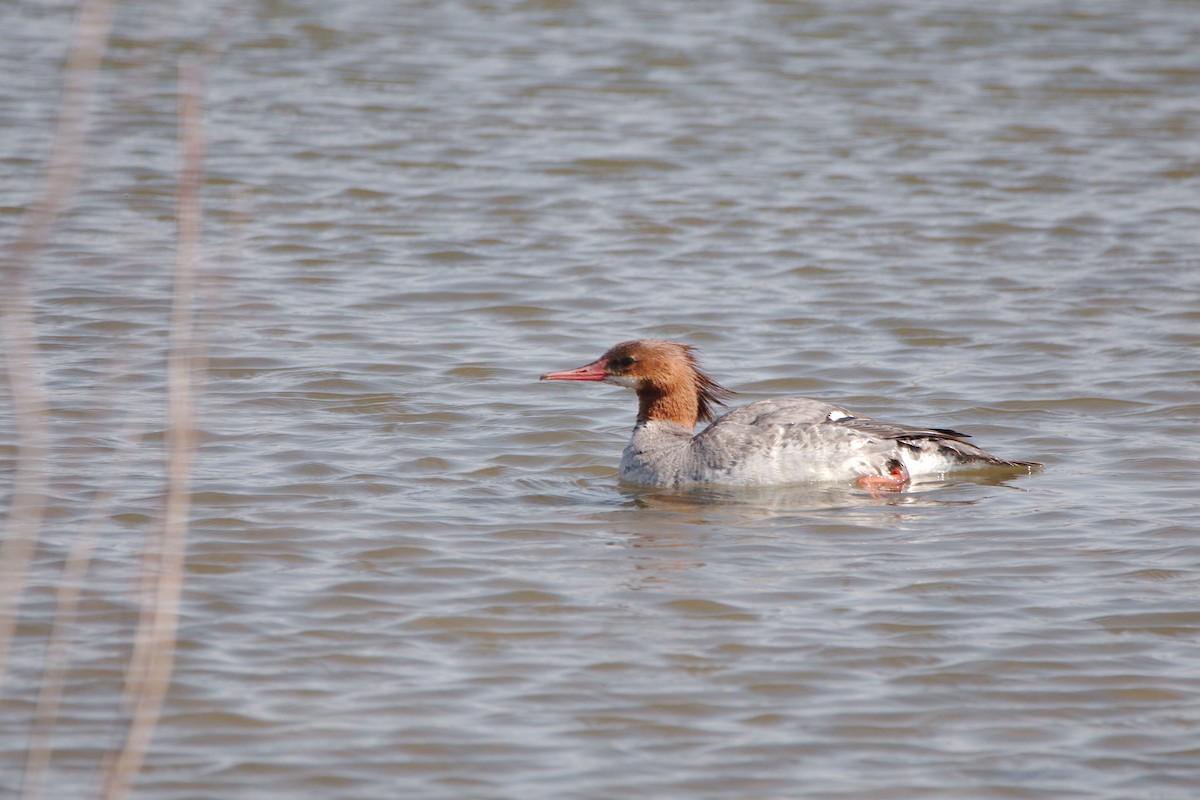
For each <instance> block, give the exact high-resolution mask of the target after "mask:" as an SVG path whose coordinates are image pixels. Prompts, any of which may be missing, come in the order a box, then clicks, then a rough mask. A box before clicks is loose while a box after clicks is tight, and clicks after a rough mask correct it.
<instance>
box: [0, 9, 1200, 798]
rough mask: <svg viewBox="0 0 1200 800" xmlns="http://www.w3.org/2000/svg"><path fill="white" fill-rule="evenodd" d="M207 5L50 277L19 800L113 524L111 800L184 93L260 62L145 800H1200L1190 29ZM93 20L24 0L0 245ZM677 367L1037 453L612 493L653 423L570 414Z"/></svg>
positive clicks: (16, 40) (90, 698)
mask: <svg viewBox="0 0 1200 800" xmlns="http://www.w3.org/2000/svg"><path fill="white" fill-rule="evenodd" d="M208 6H209V4H191V5H187V6H185V7H183V8H179V7H176V6H173V5H170V4H157V3H130V4H125V5H121V6H119V7H118V9H117V12H116V19H115V24H114V29H113V39H112V41H111V42H110V45H109V50H108V54H107V58H106V61H105V64H104V67H103V70H102V72H101V75H100V82H99V87H98V91H99V94H98V96H97V104H96V114H95V119H94V121H93V126H92V137H91V142H92V144H91V148H90V150H89V151H88V153H87V156H86V162H87V170H86V174H85V175H84V176H83V179H82V181H81V184H80V185H79V187H78V190H77V191H76V193H75V195H74V198H73V202H72V205H71V207H70V210H69V212H68V214H67V215H66V216H65V217H64V218H63V219H62V220H61V221H60V224H59V225H58V227H57V229H56V230H55V233H54V235H53V237H52V238H51V240H50V241H49V243H48V245H47V246H46V247H45V248H44V249H43V250H42V252H41V253H40V254H39V255H38V258H37V260H36V262H35V264H34V273H35V280H34V292H35V294H34V299H33V302H32V305H33V311H34V314H35V316H36V320H37V326H38V327H37V331H38V337H39V341H40V345H41V365H40V367H39V370H38V371H39V374H40V375H42V377H43V378H44V380H45V381H46V384H47V391H48V393H49V398H50V412H49V419H50V421H51V425H52V429H51V438H52V452H51V465H50V470H51V483H50V491H49V508H48V516H47V520H46V524H45V526H44V528H43V530H42V532H41V535H40V541H39V546H38V549H37V551H36V554H35V556H34V559H33V563H32V565H31V568H30V572H29V576H28V580H27V584H26V586H25V588H24V592H23V595H22V596H23V604H22V606H21V616H20V624H19V626H18V628H17V633H16V639H15V644H14V648H13V650H12V652H11V654H10V658H9V664H8V678H7V683H6V685H5V697H4V700H3V701H2V702H3V705H2V706H0V714H2V715H3V718H4V725H3V726H0V795H4V796H9V794H16V792H17V790H18V789H19V787H20V782H21V774H22V770H23V763H24V757H25V752H26V749H27V747H28V744H29V735H30V731H31V730H32V727H33V722H32V720H33V718H34V716H35V711H34V698H35V695H36V692H37V689H38V686H39V681H40V678H39V676H40V674H41V670H42V666H43V663H44V656H45V649H46V648H45V643H46V640H47V636H48V633H49V628H50V626H51V624H52V621H53V619H54V588H55V586H56V585H57V584H58V583H59V582H60V574H61V571H62V567H63V563H64V559H65V558H66V554H67V552H68V548H69V547H70V546H71V544H72V542H74V541H78V539H79V537H80V536H84V535H86V534H87V532H88V531H89V530H94V531H95V532H96V533H97V534H98V536H99V538H98V540H97V544H96V548H95V551H94V552H93V555H92V563H91V567H90V570H89V572H88V577H87V581H86V584H85V586H84V587H83V594H82V598H81V605H80V610H79V620H78V626H77V633H76V641H75V643H74V645H73V647H72V655H73V660H72V662H71V665H70V669H69V671H68V672H67V675H66V685H65V695H64V700H63V706H62V711H61V718H60V720H59V723H58V725H57V727H56V729H55V734H54V737H53V739H52V742H53V746H54V753H53V759H52V761H51V765H50V770H49V773H48V777H47V787H48V788H47V795H46V796H47V797H54V798H73V797H87V796H91V792H92V785H93V781H94V777H95V774H96V770H97V768H98V766H99V764H100V762H101V759H102V757H103V754H104V753H105V752H106V751H108V750H111V749H112V748H114V747H116V746H117V744H118V743H119V740H120V736H119V734H120V730H121V727H120V722H121V720H122V719H123V711H122V709H121V705H120V701H119V693H120V691H121V685H122V680H123V678H122V675H123V672H124V670H125V666H126V662H127V660H128V658H129V647H130V641H131V638H132V633H133V629H134V626H135V624H136V619H137V608H138V583H137V577H136V576H137V574H138V572H139V570H140V569H141V567H142V563H141V552H142V549H143V541H144V537H145V535H146V533H147V532H148V531H153V530H155V529H156V527H157V525H158V521H159V520H160V518H161V516H162V507H163V506H162V495H163V485H164V484H163V481H164V475H165V468H164V465H163V460H162V457H163V446H164V425H165V388H164V385H165V368H164V363H165V361H164V359H165V348H166V341H167V339H166V331H167V320H168V315H169V310H170V303H171V272H172V269H173V265H174V262H175V247H176V229H175V210H176V209H175V192H176V181H177V172H178V166H177V153H176V150H177V147H176V93H177V83H176V80H177V77H176V67H177V64H178V61H179V58H180V56H181V55H182V54H185V53H188V52H194V51H195V50H196V49H197V48H198V47H199V46H200V43H201V42H203V41H204V39H205V36H206V35H207V32H208V31H209V29H210V28H211V27H212V26H214V25H215V26H218V27H220V26H221V25H224V26H225V33H224V34H223V38H220V37H219V42H218V45H217V49H218V50H220V56H219V59H218V60H216V61H215V62H214V63H213V65H212V66H211V67H210V68H208V70H207V73H206V87H205V94H204V98H205V100H204V102H205V114H206V121H205V125H206V131H207V135H208V139H209V143H208V158H207V162H206V179H205V187H204V196H203V202H204V210H205V221H204V234H203V239H202V242H201V245H202V246H201V258H200V267H201V269H202V271H203V273H204V274H205V276H206V278H205V280H204V282H203V286H202V290H201V298H202V301H203V307H204V310H203V311H202V312H201V321H200V329H201V331H202V333H203V337H204V339H205V342H206V348H207V353H208V360H207V369H206V372H205V374H204V377H203V378H202V382H203V389H202V392H201V396H200V398H199V402H200V411H199V420H198V426H199V429H200V446H199V450H198V453H197V458H196V465H195V474H194V479H193V491H194V496H193V499H192V509H191V518H192V524H191V528H190V531H189V534H188V544H187V561H186V574H185V585H184V588H183V599H182V609H181V619H180V626H179V646H178V652H177V658H176V664H175V671H174V676H173V683H172V687H171V690H170V693H169V695H168V697H167V702H166V705H165V707H164V710H163V716H162V720H161V724H160V726H159V729H158V731H157V734H156V736H155V738H154V740H153V743H152V746H151V750H150V753H149V756H148V758H147V762H146V768H145V769H144V770H143V772H142V774H141V776H140V777H139V780H138V783H137V787H136V796H138V797H146V798H156V799H158V798H161V799H162V800H184V799H185V798H186V799H189V800H191V799H193V798H218V797H220V798H233V797H238V798H242V797H245V798H251V797H252V798H263V799H268V798H281V799H282V798H288V799H289V800H294V799H295V798H313V799H314V800H315V799H316V798H320V800H331V799H333V798H346V799H347V800H349V799H351V798H369V797H372V798H373V797H420V798H514V800H515V799H516V798H521V800H531V799H536V798H545V799H546V800H549V799H550V798H597V799H598V798H625V797H639V798H641V797H651V798H681V797H687V798H788V797H821V798H855V800H859V799H861V798H900V797H913V798H917V797H920V798H968V797H969V798H1063V797H1080V798H1099V797H1104V798H1159V799H1162V798H1171V799H1174V798H1180V799H1182V798H1193V797H1195V796H1196V795H1195V792H1196V788H1195V787H1196V786H1198V785H1200V489H1198V484H1200V437H1198V435H1197V422H1198V421H1200V399H1198V398H1200V392H1198V389H1200V366H1198V364H1200V360H1198V358H1197V352H1198V349H1200V256H1198V255H1197V253H1200V249H1198V245H1200V44H1198V43H1200V14H1198V13H1197V8H1196V6H1195V5H1194V4H1193V3H1189V2H1182V1H1179V2H1170V1H1168V0H1150V1H1149V2H1143V3H1126V2H1115V1H1114V2H1108V1H1106V0H1098V1H1097V2H1089V3H1040V2H1010V3H1003V4H980V3H955V2H919V1H918V0H895V2H879V1H877V0H862V2H847V3H841V2H832V0H830V1H829V2H806V3H800V2H798V3H787V2H765V1H754V0H742V1H741V2H729V3H705V2H701V3H677V2H663V1H662V0H658V1H657V2H609V3H582V2H571V1H570V0H566V1H565V2H549V1H544V0H532V1H531V2H499V3H488V2H457V1H456V0H454V1H451V2H429V3H419V2H409V3H383V2H372V1H371V0H361V1H358V2H345V3H327V2H312V0H297V2H290V3H278V2H252V3H246V4H239V6H238V8H237V10H236V11H235V12H234V13H233V15H232V16H231V17H229V18H228V19H225V21H224V22H222V19H224V18H223V17H222V16H221V12H219V11H218V10H217V9H215V8H209V7H208ZM72 15H73V7H72V6H71V5H70V4H64V3H58V2H32V3H24V2H23V3H20V4H15V3H8V4H5V5H4V6H3V7H2V8H0V21H3V24H4V26H5V35H4V44H3V46H2V47H0V62H2V66H3V71H4V74H5V75H6V76H7V77H6V78H5V81H4V85H3V88H2V89H0V118H2V119H3V121H4V124H3V130H2V131H0V164H2V166H3V174H2V177H0V224H2V225H3V227H4V231H5V236H4V245H5V247H8V245H9V243H10V242H11V241H12V240H13V237H14V236H15V234H16V231H17V228H18V226H19V224H20V221H21V213H22V210H23V209H24V207H25V206H27V205H28V204H29V202H30V200H31V198H32V197H34V196H35V194H36V190H37V186H38V181H39V176H40V174H41V170H42V169H43V168H44V166H45V163H46V159H47V157H48V152H49V142H50V139H51V136H52V132H53V122H54V117H55V114H56V113H57V109H56V102H57V99H58V96H59V91H60V88H61V84H62V72H61V64H62V60H63V58H64V55H65V53H66V49H67V46H68V41H69V35H70V23H71V19H72ZM636 336H658V337H668V338H674V339H678V340H681V341H686V342H689V343H691V344H694V345H697V346H699V347H700V348H702V351H703V358H704V361H705V363H706V364H707V366H708V367H709V369H710V371H711V372H712V373H713V375H714V377H716V378H717V379H718V380H720V381H721V382H722V383H725V384H726V385H729V386H730V387H731V388H733V389H736V390H738V392H739V393H740V394H739V397H738V398H737V402H739V403H741V402H750V401H752V400H756V399H761V398H765V397H778V396H787V395H795V394H803V395H811V396H816V397H821V398H826V399H832V400H837V401H839V402H842V403H845V404H846V405H849V406H850V407H851V408H854V409H856V410H858V411H861V412H863V413H868V414H872V415H875V416H880V417H886V418H893V419H897V420H901V421H908V422H913V423H922V424H930V425H937V426H941V427H954V428H958V429H963V430H967V431H969V432H971V433H972V434H974V435H975V437H976V441H978V442H980V443H981V444H983V445H984V446H986V447H988V448H989V449H991V450H993V451H995V452H997V453H999V454H1001V455H1005V456H1008V457H1011V458H1021V459H1034V460H1038V461H1044V462H1046V465H1047V468H1046V470H1045V472H1043V473H1040V474H1035V475H1031V476H1022V477H1018V478H996V477H993V476H987V475H977V476H964V477H962V478H961V479H957V480H954V481H951V482H947V483H943V484H929V485H924V486H921V487H918V488H917V489H914V490H913V491H910V492H906V493H902V494H897V495H889V496H884V497H873V496H871V495H870V494H867V493H864V492H860V491H857V490H855V489H852V488H843V487H823V488H803V487H800V488H781V489H776V490H771V491H758V492H749V491H725V490H715V489H714V490H697V491H692V492H678V491H667V490H646V489H639V488H636V487H630V486H623V485H621V484H620V483H619V482H618V481H617V478H616V465H617V461H618V459H619V456H620V451H621V448H622V447H623V445H624V441H625V438H626V437H627V435H628V432H629V429H630V428H631V426H632V422H633V410H634V405H633V398H632V396H631V395H629V394H628V393H627V392H625V391H624V390H621V389H618V388H615V387H608V386H600V385H592V384H539V383H538V382H537V380H536V378H537V376H538V374H540V373H542V372H545V371H547V370H550V369H562V368H567V367H574V366H578V365H580V364H583V363H585V362H587V361H590V360H592V359H593V358H595V357H596V356H598V355H599V354H600V353H601V352H602V351H603V350H604V349H605V348H606V347H608V346H609V345H611V344H613V343H614V342H617V341H620V340H623V339H628V338H633V337H636ZM8 360H9V361H11V360H12V359H11V358H10V359H8ZM11 398H12V394H11V388H10V385H9V384H8V383H5V384H4V388H3V389H0V409H2V411H3V416H0V474H2V475H3V483H2V484H0V496H2V497H3V498H4V502H5V503H6V504H7V502H8V500H9V499H10V498H11V486H12V485H13V478H14V475H15V474H16V460H17V453H16V441H17V436H18V431H19V427H20V424H21V423H19V422H18V421H17V419H16V417H15V416H14V415H13V413H12V403H11ZM107 492H111V493H112V497H111V499H109V500H105V499H104V496H103V495H104V493H107ZM97 519H98V520H99V521H98V522H95V521H92V522H89V520H97Z"/></svg>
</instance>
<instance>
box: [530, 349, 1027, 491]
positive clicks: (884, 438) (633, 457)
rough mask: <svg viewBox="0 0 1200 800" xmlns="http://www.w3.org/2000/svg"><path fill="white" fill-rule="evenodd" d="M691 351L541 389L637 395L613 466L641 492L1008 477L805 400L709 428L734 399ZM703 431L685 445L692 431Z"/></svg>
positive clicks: (942, 443)
mask: <svg viewBox="0 0 1200 800" xmlns="http://www.w3.org/2000/svg"><path fill="white" fill-rule="evenodd" d="M695 352H696V350H695V348H694V347H691V346H689V345H686V344H679V343H678V342H668V341H661V340H657V339H636V340H633V341H629V342H622V343H620V344H618V345H615V346H614V347H612V348H611V349H609V351H608V352H606V353H605V354H604V355H602V356H600V358H599V359H597V360H596V361H593V362H592V363H590V364H587V365H586V366H582V367H579V368H578V369H570V370H564V371H562V372H548V373H546V374H545V375H543V376H542V377H541V380H544V381H603V382H605V383H612V384H616V385H617V386H625V387H627V388H630V389H633V390H634V391H635V392H637V396H638V415H637V424H636V425H635V426H634V428H633V437H632V438H631V439H630V440H629V445H628V446H627V447H626V448H625V452H624V454H623V455H622V456H621V472H620V475H621V479H622V480H625V481H628V482H630V483H636V484H643V485H649V486H689V485H699V484H719V485H734V486H768V485H777V484H789V483H825V482H854V483H856V484H857V485H859V486H860V487H862V488H864V489H869V490H871V491H876V490H884V491H899V490H902V489H904V488H905V487H906V486H908V485H909V483H910V481H912V480H913V479H914V478H917V477H922V476H934V477H941V476H942V475H943V474H944V473H946V472H947V471H949V470H952V469H956V468H958V469H962V468H979V467H1008V468H1014V469H1020V470H1023V471H1028V472H1032V471H1033V470H1034V469H1037V468H1039V467H1041V466H1042V465H1041V464H1038V463H1036V462H1033V461H1008V460H1005V459H1003V458H998V457H996V456H994V455H992V454H991V453H988V452H986V451H984V450H982V449H980V448H978V447H976V446H975V445H973V444H970V443H968V442H967V441H965V440H966V439H967V438H968V436H967V434H965V433H959V432H957V431H952V430H948V429H945V428H923V427H915V426H911V425H900V424H896V423H893V422H883V421H880V420H875V419H871V418H870V417H866V416H863V415H862V414H856V413H854V412H852V411H849V410H847V409H845V408H842V407H841V406H837V405H833V404H831V403H825V402H822V401H820V400H813V399H810V398H807V397H791V398H787V399H782V400H760V401H758V402H756V403H751V404H750V405H748V406H744V407H742V408H739V409H736V410H734V411H731V412H729V413H728V414H725V415H724V416H722V417H721V418H720V419H717V420H716V421H715V422H712V421H713V419H714V416H715V415H714V413H713V406H714V405H720V406H724V405H725V403H724V402H723V401H724V400H725V399H726V398H728V397H729V396H730V395H732V394H734V393H733V392H732V391H730V390H729V389H726V388H725V387H723V386H721V385H720V384H718V383H716V382H715V381H714V380H713V379H712V378H710V377H708V376H707V375H705V374H704V373H703V372H702V371H701V370H700V367H699V365H698V364H697V362H696V356H695ZM698 421H699V422H712V424H711V425H709V426H708V427H707V428H705V429H704V430H703V431H701V432H700V433H698V434H696V435H694V436H693V435H692V431H693V429H694V428H695V427H696V423H697V422H698Z"/></svg>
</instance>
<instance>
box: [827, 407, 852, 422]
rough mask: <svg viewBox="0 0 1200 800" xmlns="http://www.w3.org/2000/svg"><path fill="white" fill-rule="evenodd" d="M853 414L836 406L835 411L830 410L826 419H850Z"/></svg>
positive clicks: (833, 420)
mask: <svg viewBox="0 0 1200 800" xmlns="http://www.w3.org/2000/svg"><path fill="white" fill-rule="evenodd" d="M853 416H854V415H853V414H847V413H846V412H845V411H839V410H838V409H836V408H835V409H834V410H833V411H830V412H829V414H828V415H827V416H826V417H825V419H827V420H829V421H830V422H837V421H838V420H839V419H850V418H851V417H853Z"/></svg>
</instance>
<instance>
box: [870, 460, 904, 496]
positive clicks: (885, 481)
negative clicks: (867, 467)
mask: <svg viewBox="0 0 1200 800" xmlns="http://www.w3.org/2000/svg"><path fill="white" fill-rule="evenodd" d="M911 480H912V478H911V476H910V475H909V474H908V468H907V467H905V466H904V465H903V464H902V463H900V462H899V461H897V460H895V459H893V460H892V461H890V462H888V471H887V472H886V473H884V474H883V475H863V476H862V477H861V478H859V479H858V481H857V483H858V486H859V488H861V489H866V490H867V491H868V492H870V493H871V495H872V496H873V497H878V496H879V493H880V492H902V491H904V489H905V488H907V486H908V484H909V482H910V481H911Z"/></svg>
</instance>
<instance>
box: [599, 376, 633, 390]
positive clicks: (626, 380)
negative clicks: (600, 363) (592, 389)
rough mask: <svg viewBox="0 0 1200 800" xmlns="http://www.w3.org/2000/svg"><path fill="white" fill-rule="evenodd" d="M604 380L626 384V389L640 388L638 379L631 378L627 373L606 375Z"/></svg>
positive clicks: (615, 383)
mask: <svg viewBox="0 0 1200 800" xmlns="http://www.w3.org/2000/svg"><path fill="white" fill-rule="evenodd" d="M604 382H605V383H611V384H614V385H616V386H624V387H625V388H626V389H636V388H638V382H637V379H635V378H630V377H628V376H626V375H606V376H605V377H604Z"/></svg>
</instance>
